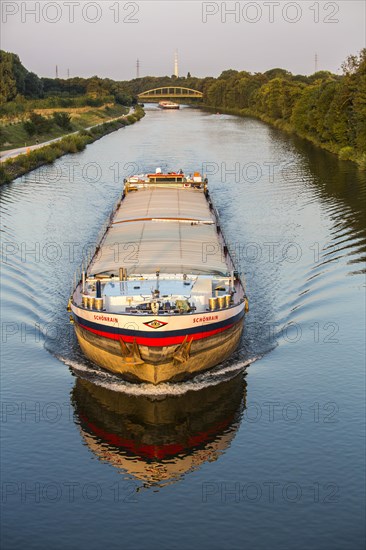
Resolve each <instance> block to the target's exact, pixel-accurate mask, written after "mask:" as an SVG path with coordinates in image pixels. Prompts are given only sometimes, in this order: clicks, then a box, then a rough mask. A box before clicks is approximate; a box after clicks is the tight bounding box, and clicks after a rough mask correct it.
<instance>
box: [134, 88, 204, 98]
mask: <svg viewBox="0 0 366 550" xmlns="http://www.w3.org/2000/svg"><path fill="white" fill-rule="evenodd" d="M202 97H203V93H202V92H199V91H198V90H193V88H185V87H183V86H161V87H160V88H153V89H151V90H146V91H145V92H141V93H140V94H138V98H139V99H140V100H143V99H168V98H175V99H179V98H202Z"/></svg>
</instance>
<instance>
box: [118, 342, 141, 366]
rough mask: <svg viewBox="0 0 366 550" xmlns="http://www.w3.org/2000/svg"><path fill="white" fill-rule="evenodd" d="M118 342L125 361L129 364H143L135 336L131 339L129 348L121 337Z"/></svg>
mask: <svg viewBox="0 0 366 550" xmlns="http://www.w3.org/2000/svg"><path fill="white" fill-rule="evenodd" d="M119 344H120V346H121V355H122V358H123V360H124V362H125V363H128V364H129V365H143V363H144V361H143V360H142V359H141V355H140V350H139V346H138V344H137V342H136V338H134V339H133V343H132V346H131V347H130V348H128V346H127V344H126V343H125V342H124V341H123V340H122V338H121V339H120V340H119Z"/></svg>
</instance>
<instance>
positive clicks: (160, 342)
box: [78, 321, 236, 347]
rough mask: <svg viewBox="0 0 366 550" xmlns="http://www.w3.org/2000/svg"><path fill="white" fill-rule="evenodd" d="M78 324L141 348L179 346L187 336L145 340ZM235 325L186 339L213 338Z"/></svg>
mask: <svg viewBox="0 0 366 550" xmlns="http://www.w3.org/2000/svg"><path fill="white" fill-rule="evenodd" d="M78 324H79V326H81V327H82V328H83V329H85V330H88V331H89V332H92V333H93V334H96V335H97V336H102V337H103V338H108V339H109V340H123V341H124V342H127V343H128V344H132V343H133V342H134V340H136V343H137V344H141V345H142V346H151V347H162V346H174V345H175V344H181V343H182V342H183V340H184V339H185V338H186V336H187V334H185V333H184V330H182V335H181V336H171V337H167V338H161V337H160V338H146V337H139V336H126V335H125V334H124V335H123V336H122V335H121V334H113V333H111V332H104V331H102V330H96V329H93V328H90V327H87V326H85V325H83V324H82V323H81V322H80V321H79V322H78ZM235 324H236V323H231V324H229V325H226V326H225V327H222V328H217V329H214V330H206V331H204V332H196V333H195V334H191V335H188V337H189V339H192V340H202V338H208V337H209V336H214V335H215V334H218V333H219V332H224V331H225V330H228V329H229V328H231V327H233V326H234V325H235Z"/></svg>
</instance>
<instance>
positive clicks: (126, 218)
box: [89, 185, 228, 275]
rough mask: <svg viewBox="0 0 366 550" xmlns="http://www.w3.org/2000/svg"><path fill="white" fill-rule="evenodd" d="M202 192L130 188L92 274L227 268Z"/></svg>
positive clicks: (218, 270)
mask: <svg viewBox="0 0 366 550" xmlns="http://www.w3.org/2000/svg"><path fill="white" fill-rule="evenodd" d="M213 222H214V218H213V216H212V215H211V212H210V209H209V207H208V203H207V201H206V198H205V196H204V194H203V192H202V191H200V190H194V189H191V188H190V189H175V188H168V189H161V188H155V187H153V188H151V185H150V186H149V188H147V189H141V190H139V191H136V192H130V193H129V194H128V195H127V196H126V197H125V199H124V200H123V201H122V204H121V206H120V208H119V209H118V211H117V212H116V215H115V217H114V218H113V222H112V225H111V227H110V228H109V230H108V232H107V235H106V238H105V240H104V241H103V242H102V245H101V248H100V251H99V254H98V256H97V257H96V259H95V260H94V262H93V263H92V265H91V269H90V271H89V272H90V274H92V275H93V274H94V275H95V274H98V273H114V274H115V275H118V270H119V268H120V267H125V268H126V269H127V273H128V275H130V274H145V273H146V274H148V273H155V272H156V271H157V270H160V272H161V273H162V274H163V273H166V274H175V273H187V274H217V275H225V274H227V272H228V267H227V265H226V262H225V257H224V255H223V251H222V246H221V245H220V243H219V239H218V236H217V232H216V227H215V225H214V223H213Z"/></svg>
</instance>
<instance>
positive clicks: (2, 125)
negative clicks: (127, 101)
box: [0, 101, 129, 151]
mask: <svg viewBox="0 0 366 550" xmlns="http://www.w3.org/2000/svg"><path fill="white" fill-rule="evenodd" d="M32 103H36V102H35V101H33V102H32ZM128 110H129V108H128V107H124V106H122V105H116V104H113V103H110V104H107V105H102V106H101V107H94V108H92V107H75V108H71V109H70V108H66V109H65V108H58V109H57V108H56V109H45V108H40V107H39V106H37V108H36V109H31V110H29V111H25V112H24V113H22V114H19V113H18V114H17V115H16V117H14V118H10V119H9V118H7V119H4V118H3V117H0V149H1V150H2V151H6V150H9V149H16V148H18V147H25V146H30V145H34V144H36V143H43V142H45V141H49V140H51V139H54V138H58V137H60V136H62V135H65V134H68V133H71V132H77V131H79V130H82V129H85V128H89V127H91V126H95V125H96V124H101V123H103V122H106V121H108V120H110V119H112V118H117V117H120V116H122V115H124V114H126V113H127V112H128Z"/></svg>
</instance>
